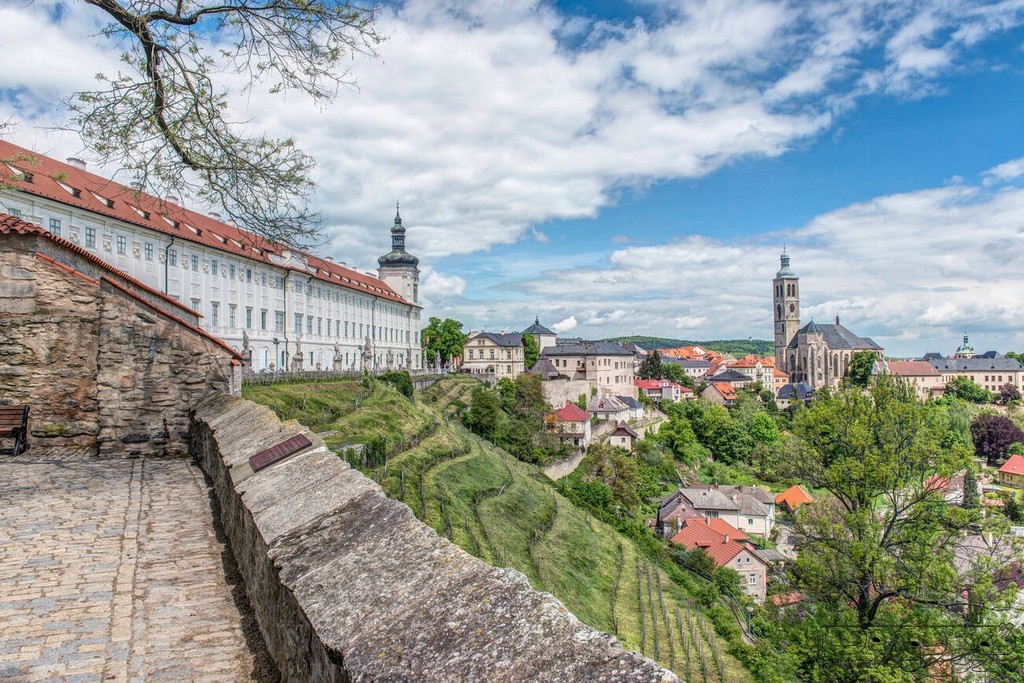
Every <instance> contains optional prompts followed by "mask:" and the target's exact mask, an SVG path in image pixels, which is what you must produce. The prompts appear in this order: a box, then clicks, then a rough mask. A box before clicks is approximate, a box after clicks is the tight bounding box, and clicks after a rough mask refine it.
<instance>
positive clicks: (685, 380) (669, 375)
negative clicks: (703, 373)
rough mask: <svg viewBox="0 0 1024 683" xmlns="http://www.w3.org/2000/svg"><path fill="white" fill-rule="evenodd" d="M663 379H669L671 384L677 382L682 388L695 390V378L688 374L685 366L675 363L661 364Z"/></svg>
mask: <svg viewBox="0 0 1024 683" xmlns="http://www.w3.org/2000/svg"><path fill="white" fill-rule="evenodd" d="M661 379H667V380H669V381H670V382H675V383H676V384H678V385H680V386H684V387H687V388H688V389H693V387H694V385H695V382H694V381H693V377H690V376H689V375H688V374H686V370H684V369H683V366H681V365H676V364H675V363H664V362H663V363H662V364H661Z"/></svg>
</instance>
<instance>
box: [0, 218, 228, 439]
mask: <svg viewBox="0 0 1024 683" xmlns="http://www.w3.org/2000/svg"><path fill="white" fill-rule="evenodd" d="M13 220H14V219H11V218H10V217H8V218H7V219H6V220H5V221H4V222H0V402H4V403H12V404H22V403H27V404H29V405H30V406H31V409H30V414H29V430H30V437H29V445H30V447H46V446H58V447H65V446H91V447H94V448H95V449H96V452H97V453H98V454H115V455H123V456H136V455H143V454H145V455H160V456H178V457H184V456H185V455H187V453H188V411H189V408H190V407H191V406H192V405H194V404H195V403H196V402H197V401H198V400H199V399H200V398H202V397H204V396H207V395H209V394H211V393H214V392H218V391H224V392H232V391H237V389H238V388H239V382H240V374H239V372H238V368H237V366H236V365H235V363H237V360H238V359H237V357H236V355H235V354H234V353H233V352H232V351H231V350H230V349H228V348H226V347H224V346H223V345H222V344H221V343H220V342H219V341H217V340H215V339H213V338H211V337H209V336H208V335H206V334H205V333H203V332H202V331H200V330H198V329H197V328H195V327H194V326H192V325H190V324H189V323H188V321H186V320H183V319H181V318H179V317H178V316H177V315H176V312H177V311H178V307H177V306H176V305H174V304H172V303H170V302H166V301H163V303H164V304H165V305H166V310H165V309H164V308H161V307H158V306H157V304H158V303H160V302H161V301H162V299H161V297H160V295H159V294H158V293H155V292H149V291H147V290H145V288H144V287H143V286H136V284H135V283H133V282H132V281H130V280H127V279H125V278H123V277H121V275H119V273H118V271H116V270H114V269H109V272H108V273H107V274H104V271H103V267H102V264H101V263H100V262H98V261H97V260H96V259H94V258H93V257H90V256H89V255H88V254H85V253H78V251H76V250H75V249H76V248H75V247H74V245H71V244H70V243H65V242H63V241H62V240H59V239H56V238H53V237H52V236H49V235H48V234H43V233H42V231H40V232H38V233H34V232H32V231H33V230H39V229H38V228H35V226H31V225H28V224H25V223H23V222H16V223H14V222H12V221H13ZM11 225H14V226H15V227H16V228H18V229H21V230H24V231H25V232H21V233H13V234H12V233H10V232H5V230H10V229H11ZM90 273H91V274H90ZM92 275H98V276H99V277H98V278H94V277H93V276H92ZM143 294H147V295H148V296H145V297H144V296H142V295H143ZM5 446H6V443H4V444H0V447H5Z"/></svg>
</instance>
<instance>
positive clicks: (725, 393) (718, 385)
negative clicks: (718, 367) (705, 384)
mask: <svg viewBox="0 0 1024 683" xmlns="http://www.w3.org/2000/svg"><path fill="white" fill-rule="evenodd" d="M712 385H713V386H714V387H715V389H718V393H720V394H721V395H722V398H724V399H725V400H727V401H734V400H736V388H735V387H734V386H733V385H731V384H729V383H728V382H712Z"/></svg>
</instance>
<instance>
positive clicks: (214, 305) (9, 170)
mask: <svg viewBox="0 0 1024 683" xmlns="http://www.w3.org/2000/svg"><path fill="white" fill-rule="evenodd" d="M0 159H4V160H7V161H6V162H4V163H3V164H2V165H0V186H3V185H6V187H0V212H6V213H10V214H13V215H15V216H17V217H19V218H21V219H23V220H26V221H29V222H32V223H36V224H37V225H40V226H41V227H43V228H46V229H47V230H49V231H50V232H52V233H54V234H56V235H58V236H60V237H63V238H65V239H68V240H70V241H72V242H74V243H75V244H78V245H79V246H81V247H83V248H84V249H86V250H87V251H89V252H91V253H93V254H95V255H96V256H98V257H100V258H101V259H103V260H104V261H106V262H108V263H110V264H111V265H113V266H115V267H117V268H119V269H121V270H123V271H124V272H126V273H127V274H129V275H130V276H132V277H134V278H135V279H137V280H139V281H141V282H143V283H144V284H146V285H149V286H150V287H153V288H154V289H157V290H159V291H161V292H164V293H165V294H168V295H169V296H171V297H174V298H175V299H177V300H178V301H181V302H182V303H184V304H186V305H188V306H190V307H191V308H193V309H194V310H196V311H197V312H198V313H199V314H200V315H201V316H202V318H201V321H200V322H201V326H202V328H203V329H204V330H206V331H207V332H209V333H211V334H213V335H214V336H216V337H219V338H220V339H222V340H224V342H226V343H227V344H229V345H230V346H232V347H233V348H235V349H236V350H238V351H240V352H242V353H243V355H246V356H247V357H249V358H250V359H251V365H252V369H253V370H254V371H257V372H258V371H269V370H273V369H276V368H280V369H285V370H295V369H302V370H315V369H323V370H331V369H333V370H360V369H363V368H369V369H373V370H384V369H388V368H394V369H413V370H415V369H420V368H421V367H422V350H421V346H420V314H421V310H422V309H421V307H420V305H419V268H418V263H419V261H418V259H416V257H414V256H412V255H411V254H409V253H408V252H406V251H405V228H404V227H403V225H402V219H401V217H400V215H398V214H397V212H396V215H395V222H394V225H393V226H392V228H391V246H392V249H391V252H389V253H388V254H385V255H384V256H381V258H380V259H379V260H378V263H379V266H380V268H379V271H378V275H379V276H378V277H374V276H372V275H367V274H363V273H360V272H357V271H356V270H353V269H351V268H349V267H347V266H346V265H345V264H344V263H336V262H334V261H333V260H331V259H330V258H327V259H324V258H319V257H317V256H314V255H312V254H308V253H306V252H304V251H301V250H297V249H292V248H289V247H287V246H284V245H280V244H274V243H270V242H267V241H265V240H262V239H260V238H259V237H257V236H255V235H253V234H251V233H248V232H245V231H243V230H240V229H238V228H236V227H234V226H231V225H228V224H226V223H222V222H221V221H219V220H217V216H216V215H212V216H206V215H203V214H200V213H196V212H194V211H189V210H188V209H185V208H183V207H181V206H180V205H178V203H177V202H176V201H175V200H172V199H158V198H156V197H153V196H150V195H146V194H136V193H134V192H133V191H132V190H131V189H129V188H126V187H125V186H123V185H121V184H119V183H116V182H114V181H112V180H108V179H106V178H102V177H100V176H97V175H95V174H92V173H89V172H87V171H86V170H85V164H84V163H83V162H81V161H79V160H75V159H69V160H68V162H69V163H62V162H59V161H56V160H54V159H50V158H48V157H45V156H42V155H40V154H36V153H34V152H31V151H29V150H26V149H23V148H21V147H17V146H15V145H12V144H10V143H8V142H5V141H0Z"/></svg>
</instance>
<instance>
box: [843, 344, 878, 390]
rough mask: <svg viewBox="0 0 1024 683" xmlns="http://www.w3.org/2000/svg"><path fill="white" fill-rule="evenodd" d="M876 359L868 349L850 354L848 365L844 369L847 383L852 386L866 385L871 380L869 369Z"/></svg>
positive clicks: (872, 366) (873, 365)
mask: <svg viewBox="0 0 1024 683" xmlns="http://www.w3.org/2000/svg"><path fill="white" fill-rule="evenodd" d="M877 360H878V356H876V355H875V354H874V353H872V352H870V351H857V352H856V353H854V354H853V355H852V356H850V365H849V367H848V368H847V369H846V381H847V383H848V384H849V385H850V386H854V387H861V388H864V387H866V386H867V385H868V382H869V381H871V370H872V369H873V368H874V367H875V362H876V361H877Z"/></svg>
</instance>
